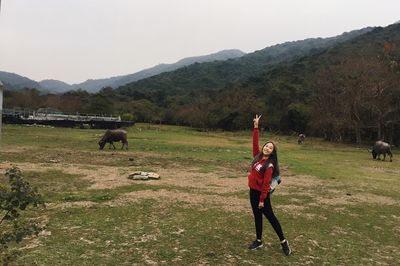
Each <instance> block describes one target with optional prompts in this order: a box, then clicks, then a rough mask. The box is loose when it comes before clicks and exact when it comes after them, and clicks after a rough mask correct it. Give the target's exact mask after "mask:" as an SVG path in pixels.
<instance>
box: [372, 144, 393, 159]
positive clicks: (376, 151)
mask: <svg viewBox="0 0 400 266" xmlns="http://www.w3.org/2000/svg"><path fill="white" fill-rule="evenodd" d="M371 153H372V158H374V159H378V160H380V159H381V158H380V157H381V154H383V160H385V159H386V154H387V155H389V156H390V161H392V156H393V155H392V151H391V148H390V145H389V143H386V142H383V141H380V140H379V141H377V142H375V144H374V147H372V151H371Z"/></svg>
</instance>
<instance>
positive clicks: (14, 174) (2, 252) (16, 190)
mask: <svg viewBox="0 0 400 266" xmlns="http://www.w3.org/2000/svg"><path fill="white" fill-rule="evenodd" d="M5 176H6V177H7V178H8V186H7V185H4V184H3V185H1V184H0V219H1V220H0V227H1V232H0V263H1V264H3V265H7V264H8V263H9V262H10V261H12V259H14V258H15V256H16V255H17V253H18V252H16V250H9V249H8V248H9V245H10V244H12V243H19V242H21V241H22V240H23V238H25V237H27V236H31V235H34V234H36V235H37V234H38V233H39V232H40V231H41V230H42V229H41V228H40V225H38V224H36V223H35V222H32V221H29V220H27V219H22V217H21V214H20V213H21V211H24V210H26V208H27V207H28V206H29V205H32V206H34V207H38V206H39V205H44V202H43V200H42V197H41V195H40V194H38V192H37V191H36V189H34V188H32V187H31V186H30V184H29V183H28V182H26V181H25V180H24V178H23V176H22V173H21V171H20V170H19V169H18V168H17V167H11V168H9V169H7V170H6V173H5Z"/></svg>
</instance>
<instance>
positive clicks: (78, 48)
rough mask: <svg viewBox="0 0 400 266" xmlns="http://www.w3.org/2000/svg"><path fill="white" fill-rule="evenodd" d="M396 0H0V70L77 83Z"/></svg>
mask: <svg viewBox="0 0 400 266" xmlns="http://www.w3.org/2000/svg"><path fill="white" fill-rule="evenodd" d="M399 10H400V0H1V13H0V70H1V71H7V72H14V73H17V74H19V75H23V76H26V77H28V78H31V79H34V80H36V81H40V80H42V79H57V80H61V81H65V82H67V83H70V84H72V83H80V82H83V81H85V80H87V79H97V78H108V77H111V76H117V75H125V74H131V73H134V72H137V71H140V70H142V69H145V68H149V67H152V66H154V65H157V64H160V63H174V62H176V61H178V60H180V59H182V58H184V57H190V56H199V55H206V54H210V53H215V52H217V51H220V50H224V49H240V50H242V51H243V52H246V53H249V52H254V51H255V50H260V49H263V48H265V47H267V46H271V45H274V44H277V43H282V42H286V41H293V40H301V39H306V38H311V37H330V36H335V35H339V34H341V33H343V32H346V31H351V30H355V29H360V28H364V27H367V26H387V25H389V24H392V23H394V22H396V21H398V20H400V11H399Z"/></svg>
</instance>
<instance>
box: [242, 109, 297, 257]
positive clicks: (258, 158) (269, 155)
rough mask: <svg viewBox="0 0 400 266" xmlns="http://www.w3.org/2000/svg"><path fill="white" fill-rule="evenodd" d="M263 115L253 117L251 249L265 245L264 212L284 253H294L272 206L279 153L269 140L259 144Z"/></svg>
mask: <svg viewBox="0 0 400 266" xmlns="http://www.w3.org/2000/svg"><path fill="white" fill-rule="evenodd" d="M260 118H261V115H256V116H255V118H254V119H253V122H254V129H253V157H254V159H253V162H252V165H251V171H250V174H249V176H248V180H249V188H250V203H251V208H252V210H253V215H254V224H255V227H256V240H254V241H253V242H252V243H251V244H250V246H249V249H251V250H255V249H258V248H261V247H262V246H263V243H262V239H261V238H262V231H263V214H264V215H265V217H267V219H268V221H269V223H270V224H271V225H272V227H273V228H274V230H275V232H276V234H277V235H278V237H279V240H280V241H281V246H282V250H283V253H284V254H285V255H286V256H288V255H290V253H292V251H291V249H290V247H289V242H288V241H287V240H286V238H285V236H284V235H283V231H282V227H281V225H280V223H279V221H278V219H277V218H276V216H275V214H274V212H273V210H272V206H271V193H269V190H270V182H271V179H272V177H273V176H278V175H279V164H278V153H277V147H276V145H275V144H274V143H273V142H271V141H268V142H267V143H265V144H264V145H263V147H262V150H261V151H260V147H259V145H258V138H259V131H258V123H259V120H260Z"/></svg>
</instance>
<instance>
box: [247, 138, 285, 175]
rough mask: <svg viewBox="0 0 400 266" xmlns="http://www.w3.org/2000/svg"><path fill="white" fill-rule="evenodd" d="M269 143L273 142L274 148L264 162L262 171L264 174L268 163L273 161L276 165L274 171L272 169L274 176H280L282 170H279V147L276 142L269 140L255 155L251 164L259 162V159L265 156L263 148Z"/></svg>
mask: <svg viewBox="0 0 400 266" xmlns="http://www.w3.org/2000/svg"><path fill="white" fill-rule="evenodd" d="M268 143H272V145H274V150H273V151H272V153H271V154H270V155H269V158H268V160H266V161H265V163H264V164H263V166H262V167H261V169H260V172H261V173H263V174H264V172H265V170H266V169H267V167H268V165H269V164H270V163H272V165H273V166H274V168H273V171H272V177H274V176H278V175H279V173H280V171H279V162H278V147H277V146H276V145H275V143H273V142H272V141H267V142H266V143H265V144H264V145H263V146H262V148H261V151H260V152H259V153H258V154H257V155H256V156H254V159H253V161H252V162H251V165H252V166H253V165H254V164H255V163H257V162H258V161H260V160H261V159H262V157H263V155H264V154H263V148H264V146H265V145H267V144H268Z"/></svg>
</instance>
